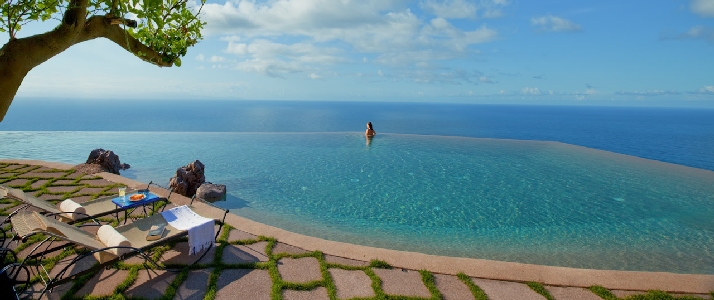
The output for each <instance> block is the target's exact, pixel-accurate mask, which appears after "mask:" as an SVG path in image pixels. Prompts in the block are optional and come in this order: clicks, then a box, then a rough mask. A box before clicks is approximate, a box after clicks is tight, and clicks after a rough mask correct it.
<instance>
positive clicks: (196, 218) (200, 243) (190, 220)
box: [161, 205, 216, 255]
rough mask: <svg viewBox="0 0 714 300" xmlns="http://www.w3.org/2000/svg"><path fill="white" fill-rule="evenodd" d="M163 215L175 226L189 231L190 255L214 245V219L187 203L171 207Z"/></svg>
mask: <svg viewBox="0 0 714 300" xmlns="http://www.w3.org/2000/svg"><path fill="white" fill-rule="evenodd" d="M161 215H162V216H163V217H164V219H166V222H169V224H170V225H171V226H173V227H174V228H176V229H178V230H187V231H188V248H189V250H188V254H189V255H194V254H196V253H198V252H201V250H203V249H208V247H210V246H211V245H213V242H214V239H215V236H216V233H215V230H214V227H213V225H214V222H213V219H209V218H205V217H202V216H200V215H198V214H196V213H195V212H193V211H192V210H191V209H190V208H188V206H186V205H184V206H179V207H175V208H172V209H169V210H167V211H165V212H162V213H161Z"/></svg>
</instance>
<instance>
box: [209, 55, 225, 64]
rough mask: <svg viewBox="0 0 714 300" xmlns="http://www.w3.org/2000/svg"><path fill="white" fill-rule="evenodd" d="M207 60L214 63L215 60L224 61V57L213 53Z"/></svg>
mask: <svg viewBox="0 0 714 300" xmlns="http://www.w3.org/2000/svg"><path fill="white" fill-rule="evenodd" d="M208 61H210V62H213V63H215V62H224V61H226V58H225V57H222V56H216V55H213V56H211V58H210V59H209V60H208Z"/></svg>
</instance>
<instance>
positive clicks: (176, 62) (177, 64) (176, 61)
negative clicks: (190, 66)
mask: <svg viewBox="0 0 714 300" xmlns="http://www.w3.org/2000/svg"><path fill="white" fill-rule="evenodd" d="M174 65H176V66H177V67H180V66H181V59H180V58H178V57H177V58H176V59H175V60H174Z"/></svg>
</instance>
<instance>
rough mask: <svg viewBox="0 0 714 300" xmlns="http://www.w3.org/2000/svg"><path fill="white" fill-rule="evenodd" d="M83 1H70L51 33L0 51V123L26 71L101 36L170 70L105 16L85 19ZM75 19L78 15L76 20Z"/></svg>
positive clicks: (15, 42)
mask: <svg viewBox="0 0 714 300" xmlns="http://www.w3.org/2000/svg"><path fill="white" fill-rule="evenodd" d="M86 2H87V0H72V1H70V3H71V4H74V5H72V6H70V7H75V8H74V9H69V10H67V12H65V15H64V18H63V20H62V23H61V24H60V25H59V26H57V27H56V28H55V29H53V30H52V31H49V32H46V33H43V34H38V35H34V36H30V37H26V38H21V39H11V40H10V41H9V42H7V44H5V45H4V46H3V47H2V48H0V122H2V120H3V119H4V118H5V114H6V113H7V110H8V109H9V108H10V104H11V103H12V100H13V99H14V98H15V94H17V90H18V89H19V88H20V85H21V84H22V81H23V79H24V78H25V76H26V75H27V73H28V72H30V70H32V69H33V68H34V67H36V66H38V65H40V64H42V63H43V62H45V61H47V60H48V59H50V58H52V57H53V56H55V55H57V54H59V53H61V52H62V51H64V50H67V49H68V48H69V47H71V46H72V45H75V44H78V43H81V42H84V41H88V40H91V39H95V38H98V37H105V38H107V39H109V40H111V41H113V42H114V43H116V44H117V45H119V46H120V47H122V48H124V49H125V50H127V51H129V52H132V53H134V54H135V55H136V54H137V53H139V52H142V53H143V55H142V56H140V58H141V59H143V60H145V61H147V62H149V63H152V64H155V65H157V66H160V67H170V66H171V65H172V62H165V61H163V59H162V56H161V54H160V53H157V52H156V51H154V50H153V49H151V48H149V47H147V46H146V45H144V44H142V43H141V42H140V41H138V40H137V39H135V38H133V37H131V36H130V35H129V33H128V32H126V31H125V30H124V29H122V28H121V27H119V25H116V24H114V25H112V24H111V20H110V19H109V18H106V17H105V16H92V17H91V18H89V19H85V18H84V16H85V15H86V9H85V8H86V6H87V3H86ZM76 16H82V17H80V18H76Z"/></svg>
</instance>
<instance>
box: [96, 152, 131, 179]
mask: <svg viewBox="0 0 714 300" xmlns="http://www.w3.org/2000/svg"><path fill="white" fill-rule="evenodd" d="M86 164H93V165H99V166H101V167H102V168H103V169H104V170H106V171H107V172H110V173H114V174H117V175H118V174H119V170H126V169H128V168H129V165H128V164H122V163H121V162H120V161H119V155H116V154H114V151H111V150H104V149H102V148H99V149H94V150H92V152H90V153H89V157H88V158H87V162H86Z"/></svg>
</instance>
